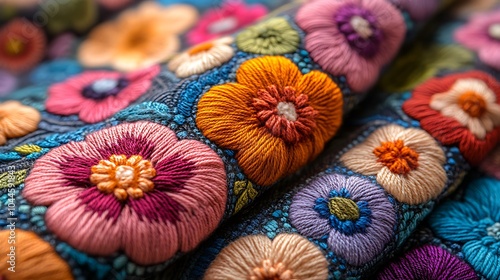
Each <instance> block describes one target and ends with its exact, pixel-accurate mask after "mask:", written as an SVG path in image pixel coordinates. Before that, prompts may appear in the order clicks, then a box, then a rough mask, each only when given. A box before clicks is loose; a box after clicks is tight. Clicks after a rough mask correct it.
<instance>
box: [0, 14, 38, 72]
mask: <svg viewBox="0 0 500 280" xmlns="http://www.w3.org/2000/svg"><path fill="white" fill-rule="evenodd" d="M28 34H29V36H28ZM45 47H46V39H45V34H44V33H43V30H42V29H40V28H39V27H37V26H35V25H33V24H32V23H30V22H29V21H27V20H23V19H15V20H12V21H11V22H9V23H8V24H6V25H5V26H4V27H3V28H2V29H0V68H4V69H6V70H8V71H12V72H22V71H25V70H28V69H31V68H32V67H33V66H35V65H36V64H37V63H38V62H40V61H41V60H42V59H43V56H44V55H45Z"/></svg>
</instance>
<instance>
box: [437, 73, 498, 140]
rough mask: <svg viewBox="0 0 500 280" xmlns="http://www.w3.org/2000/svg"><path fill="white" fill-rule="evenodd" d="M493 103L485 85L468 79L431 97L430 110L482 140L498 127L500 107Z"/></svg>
mask: <svg viewBox="0 0 500 280" xmlns="http://www.w3.org/2000/svg"><path fill="white" fill-rule="evenodd" d="M496 101H497V100H496V96H495V93H494V92H493V90H491V89H490V88H489V87H488V85H486V83H485V82H483V81H481V80H479V79H472V78H470V79H460V80H457V81H456V82H455V84H453V86H452V87H451V88H450V90H449V91H447V92H444V93H438V94H435V95H433V96H432V99H431V102H430V107H431V108H432V109H434V110H436V111H439V112H441V114H442V115H444V116H447V117H451V118H454V119H455V120H457V121H458V122H459V123H461V124H462V125H464V126H466V127H467V128H468V129H469V130H470V132H471V133H472V134H474V136H476V137H477V138H479V139H484V138H485V137H486V134H487V133H488V132H490V131H492V130H493V129H494V128H495V126H498V125H500V105H499V104H497V103H496Z"/></svg>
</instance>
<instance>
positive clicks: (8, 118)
mask: <svg viewBox="0 0 500 280" xmlns="http://www.w3.org/2000/svg"><path fill="white" fill-rule="evenodd" d="M40 120H41V116H40V113H39V112H38V111H37V110H36V109H34V108H32V107H29V106H25V105H23V104H21V103H20V102H18V101H7V102H4V103H0V145H3V144H5V143H6V142H7V139H9V138H17V137H21V136H24V135H26V134H28V133H30V132H33V131H35V130H36V128H37V127H38V123H39V122H40Z"/></svg>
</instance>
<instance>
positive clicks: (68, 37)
mask: <svg viewBox="0 0 500 280" xmlns="http://www.w3.org/2000/svg"><path fill="white" fill-rule="evenodd" d="M74 45H76V36H75V35H73V34H72V33H64V34H61V35H59V36H57V37H56V38H54V39H52V42H51V43H50V45H49V49H48V50H47V56H48V57H49V58H50V59H60V58H68V57H71V56H72V54H73V49H74Z"/></svg>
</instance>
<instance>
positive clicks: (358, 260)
mask: <svg viewBox="0 0 500 280" xmlns="http://www.w3.org/2000/svg"><path fill="white" fill-rule="evenodd" d="M290 220H291V222H292V224H293V225H294V226H295V227H296V228H297V230H298V231H299V233H301V234H303V235H305V236H307V237H311V238H315V239H323V238H327V243H328V247H329V248H330V249H331V250H332V251H333V252H334V253H335V254H336V255H338V256H340V257H342V258H344V259H345V260H346V261H347V262H348V263H349V264H352V265H356V266H360V265H363V264H365V263H366V262H368V261H370V260H372V259H373V258H374V257H375V256H377V255H378V254H379V253H380V252H381V251H382V250H383V249H384V247H385V245H386V244H387V243H388V242H389V241H390V240H391V238H392V237H393V228H394V224H395V222H396V213H395V210H394V206H393V205H392V203H391V202H390V201H389V199H388V197H387V195H386V193H385V192H384V190H383V189H382V188H380V187H379V186H377V185H375V184H374V183H372V182H371V181H369V180H368V179H363V178H359V177H348V176H344V175H340V174H328V175H324V176H322V177H320V178H317V179H315V180H314V181H312V182H311V183H309V185H307V186H306V187H305V188H303V189H302V190H300V191H299V192H298V193H297V194H296V195H295V197H294V198H293V201H292V205H291V206H290Z"/></svg>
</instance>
